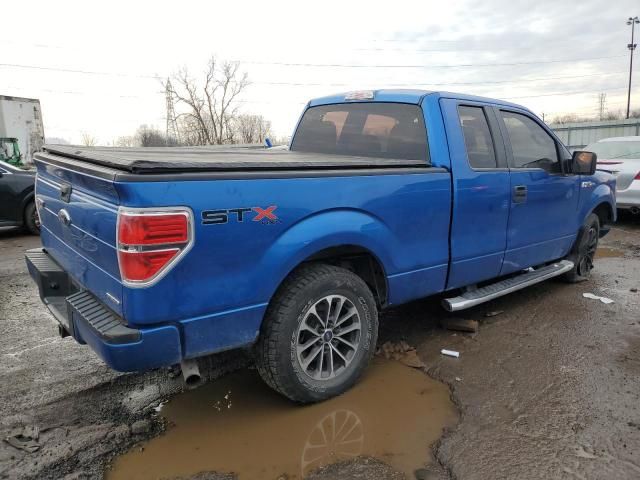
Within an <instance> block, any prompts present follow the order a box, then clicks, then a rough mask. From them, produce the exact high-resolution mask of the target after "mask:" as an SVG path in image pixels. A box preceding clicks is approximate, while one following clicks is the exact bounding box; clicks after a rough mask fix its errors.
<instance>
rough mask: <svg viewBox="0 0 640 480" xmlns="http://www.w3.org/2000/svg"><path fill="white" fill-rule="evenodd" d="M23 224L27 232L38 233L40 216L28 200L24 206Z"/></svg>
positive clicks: (34, 205) (32, 203)
mask: <svg viewBox="0 0 640 480" xmlns="http://www.w3.org/2000/svg"><path fill="white" fill-rule="evenodd" d="M24 226H25V228H26V229H27V230H28V231H29V233H32V234H33V235H40V218H39V217H38V210H37V209H36V204H35V203H34V202H29V203H27V206H26V207H24Z"/></svg>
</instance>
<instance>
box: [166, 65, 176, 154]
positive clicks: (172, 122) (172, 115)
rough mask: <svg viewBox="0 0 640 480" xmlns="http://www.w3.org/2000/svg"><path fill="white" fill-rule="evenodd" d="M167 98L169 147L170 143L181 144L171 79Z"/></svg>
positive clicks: (167, 138) (167, 89) (167, 86)
mask: <svg viewBox="0 0 640 480" xmlns="http://www.w3.org/2000/svg"><path fill="white" fill-rule="evenodd" d="M165 96H166V101H167V130H166V133H165V135H166V139H165V141H166V142H167V145H169V142H170V141H176V142H179V141H180V139H179V138H178V122H177V121H176V110H175V108H174V106H173V87H172V86H171V79H169V78H167V84H166V87H165Z"/></svg>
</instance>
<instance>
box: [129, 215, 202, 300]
mask: <svg viewBox="0 0 640 480" xmlns="http://www.w3.org/2000/svg"><path fill="white" fill-rule="evenodd" d="M117 243H118V266H119V267H120V276H121V277H122V281H123V282H124V283H125V284H127V285H129V286H138V287H146V286H149V285H151V284H153V283H155V282H157V281H158V280H160V278H162V277H163V276H164V275H165V274H166V273H167V272H168V271H169V270H170V269H171V268H172V267H173V266H174V265H175V264H176V263H177V262H178V261H179V260H180V258H181V257H182V256H183V255H184V254H185V253H186V252H187V251H188V250H189V249H190V248H191V245H192V244H193V215H192V214H191V210H188V209H186V208H167V209H143V208H136V209H127V208H120V210H119V211H118V225H117Z"/></svg>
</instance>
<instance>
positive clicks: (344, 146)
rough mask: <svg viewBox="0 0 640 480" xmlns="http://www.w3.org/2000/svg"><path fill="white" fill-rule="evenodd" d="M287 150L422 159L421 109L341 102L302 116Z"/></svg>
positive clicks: (424, 157) (424, 154) (425, 156)
mask: <svg viewBox="0 0 640 480" xmlns="http://www.w3.org/2000/svg"><path fill="white" fill-rule="evenodd" d="M291 150H296V151H299V152H313V153H329V154H335V155H353V156H361V157H376V158H393V159H406V160H424V161H425V162H427V163H428V158H429V156H428V148H427V131H426V129H425V125H424V118H423V116H422V110H421V109H420V107H419V106H417V105H410V104H403V103H376V102H369V103H341V104H335V105H322V106H318V107H311V108H309V109H307V111H306V112H305V113H304V115H303V117H302V120H301V121H300V124H299V125H298V130H297V131H296V134H295V136H294V138H293V142H292V144H291Z"/></svg>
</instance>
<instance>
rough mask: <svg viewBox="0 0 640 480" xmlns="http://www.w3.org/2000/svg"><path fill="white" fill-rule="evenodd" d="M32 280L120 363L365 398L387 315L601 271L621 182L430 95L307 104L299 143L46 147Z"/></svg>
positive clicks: (513, 128) (513, 116)
mask: <svg viewBox="0 0 640 480" xmlns="http://www.w3.org/2000/svg"><path fill="white" fill-rule="evenodd" d="M36 165H37V182H36V205H37V208H38V211H39V215H40V218H41V225H42V227H41V231H42V233H41V235H42V243H43V246H44V248H42V249H37V250H31V251H28V252H27V253H26V261H27V264H28V267H29V271H30V273H31V275H32V277H33V278H34V280H35V282H36V283H37V285H38V287H39V291H40V296H41V298H42V300H43V302H44V303H45V304H46V305H47V306H48V307H49V309H50V311H51V312H52V313H53V315H54V317H55V318H56V320H57V321H58V323H59V330H60V334H61V335H63V336H66V335H72V336H73V337H74V338H75V339H76V340H77V341H78V342H80V343H83V344H84V343H86V344H88V345H89V346H90V347H91V348H92V349H93V350H95V352H96V353H97V354H98V355H99V356H100V357H101V358H102V359H103V360H104V361H105V362H106V363H107V364H108V365H110V366H111V367H113V368H114V369H116V370H120V371H137V370H145V369H151V368H157V367H162V366H170V365H176V364H181V365H182V370H183V374H184V375H185V380H187V381H188V382H193V381H197V380H198V375H199V373H198V367H197V360H196V359H197V358H198V357H201V356H204V355H207V354H211V353H213V352H220V351H222V350H228V349H234V348H247V349H249V350H250V351H251V352H253V354H254V357H255V361H256V364H257V367H258V370H259V372H260V374H261V376H262V378H263V379H264V380H265V381H266V382H267V383H268V384H269V385H270V386H271V387H272V388H274V389H275V390H277V391H279V392H281V393H282V394H284V395H285V396H287V397H289V398H290V399H292V400H294V401H296V402H314V401H320V400H323V399H326V398H329V397H331V396H334V395H337V394H340V393H341V392H343V391H345V390H346V389H348V388H349V387H350V386H352V385H353V384H354V383H355V382H356V381H357V379H358V378H359V377H360V375H361V374H362V372H363V370H364V369H365V367H366V365H367V363H368V361H369V359H370V358H371V355H372V352H373V351H374V349H375V344H376V338H377V329H378V312H379V311H380V310H382V309H384V308H386V307H389V306H392V305H399V304H402V303H405V302H409V301H411V300H414V299H418V298H421V297H426V296H429V295H436V294H438V295H440V296H441V297H442V302H443V306H444V307H445V308H446V309H448V310H450V311H455V310H460V309H464V308H468V307H471V306H474V305H477V304H479V303H482V302H485V301H488V300H491V299H493V298H496V297H499V296H501V295H504V294H506V293H509V292H512V291H514V290H518V289H520V288H523V287H526V286H528V285H531V284H534V283H537V282H540V281H543V280H546V279H548V278H551V277H556V276H564V277H565V278H566V279H568V280H570V281H579V280H582V279H585V278H587V277H588V276H589V272H590V270H591V269H592V267H593V258H594V253H595V250H596V248H597V244H598V239H599V238H600V237H601V236H602V235H604V234H605V233H606V232H607V231H608V228H609V226H610V225H611V223H612V222H614V221H615V216H616V204H615V180H614V178H613V177H612V176H611V175H609V174H607V173H604V172H597V171H596V169H595V166H596V156H595V155H594V154H592V153H589V152H574V154H573V155H571V154H570V153H569V152H568V151H567V149H566V148H565V147H564V146H563V145H562V143H561V142H560V141H559V140H558V139H557V138H556V136H555V135H554V134H553V133H552V132H551V131H550V130H549V129H548V127H547V126H546V125H545V124H544V123H543V122H541V121H540V120H539V119H538V118H537V117H536V116H535V115H534V114H532V113H531V112H530V111H529V110H527V109H526V108H523V107H521V106H518V105H515V104H512V103H508V102H504V101H500V100H493V99H488V98H480V97H475V96H468V95H460V94H452V93H444V92H426V91H419V90H378V91H361V92H352V93H348V94H342V95H334V96H329V97H324V98H318V99H315V100H312V101H310V102H309V103H308V104H307V106H306V107H305V109H304V112H303V114H302V116H301V118H300V120H299V122H298V125H297V128H296V131H295V134H294V136H293V138H292V141H291V144H290V147H289V148H288V149H276V148H272V149H267V148H250V147H246V148H231V147H189V148H186V147H184V148H146V149H117V148H85V147H73V146H55V145H51V146H46V147H45V149H44V152H42V153H39V154H37V155H36Z"/></svg>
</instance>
